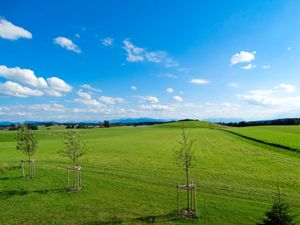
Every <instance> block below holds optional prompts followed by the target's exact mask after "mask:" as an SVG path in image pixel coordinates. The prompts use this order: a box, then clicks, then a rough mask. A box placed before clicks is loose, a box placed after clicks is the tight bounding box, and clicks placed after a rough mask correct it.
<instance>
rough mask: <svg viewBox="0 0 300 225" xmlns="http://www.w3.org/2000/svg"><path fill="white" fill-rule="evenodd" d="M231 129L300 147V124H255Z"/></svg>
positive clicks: (261, 138)
mask: <svg viewBox="0 0 300 225" xmlns="http://www.w3.org/2000/svg"><path fill="white" fill-rule="evenodd" d="M229 130H231V131H234V132H236V133H239V134H242V135H245V136H248V137H252V138H256V139H259V140H263V141H266V142H269V143H274V144H281V145H284V146H289V147H293V148H297V149H300V138H299V137H300V126H296V125H295V126H254V127H238V128H230V129H229Z"/></svg>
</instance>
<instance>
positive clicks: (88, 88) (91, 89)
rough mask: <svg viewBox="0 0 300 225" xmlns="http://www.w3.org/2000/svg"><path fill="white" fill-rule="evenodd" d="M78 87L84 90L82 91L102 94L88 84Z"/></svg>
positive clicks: (99, 90)
mask: <svg viewBox="0 0 300 225" xmlns="http://www.w3.org/2000/svg"><path fill="white" fill-rule="evenodd" d="M80 87H81V88H84V89H87V90H90V91H93V92H102V90H101V89H99V88H94V87H92V86H91V85H89V84H83V85H81V86H80Z"/></svg>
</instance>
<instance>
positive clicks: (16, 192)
mask: <svg viewBox="0 0 300 225" xmlns="http://www.w3.org/2000/svg"><path fill="white" fill-rule="evenodd" d="M27 194H28V191H25V190H10V191H0V199H8V198H11V197H14V196H23V195H27Z"/></svg>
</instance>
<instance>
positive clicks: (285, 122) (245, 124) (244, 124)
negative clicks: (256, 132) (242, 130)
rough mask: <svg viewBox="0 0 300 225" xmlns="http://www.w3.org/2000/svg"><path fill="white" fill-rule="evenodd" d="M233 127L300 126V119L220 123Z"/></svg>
mask: <svg viewBox="0 0 300 225" xmlns="http://www.w3.org/2000/svg"><path fill="white" fill-rule="evenodd" d="M218 124H221V125H225V126H231V127H248V126H268V125H269V126H270V125H300V118H287V119H276V120H264V121H248V122H246V121H241V122H237V123H236V122H235V123H218Z"/></svg>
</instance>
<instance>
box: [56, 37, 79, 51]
mask: <svg viewBox="0 0 300 225" xmlns="http://www.w3.org/2000/svg"><path fill="white" fill-rule="evenodd" d="M53 43H54V44H56V45H59V46H60V47H62V48H65V49H67V50H70V51H73V52H76V53H80V52H81V50H80V48H79V47H78V46H77V45H76V44H75V43H74V42H73V41H72V40H70V39H68V38H66V37H62V36H59V37H56V38H54V40H53Z"/></svg>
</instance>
